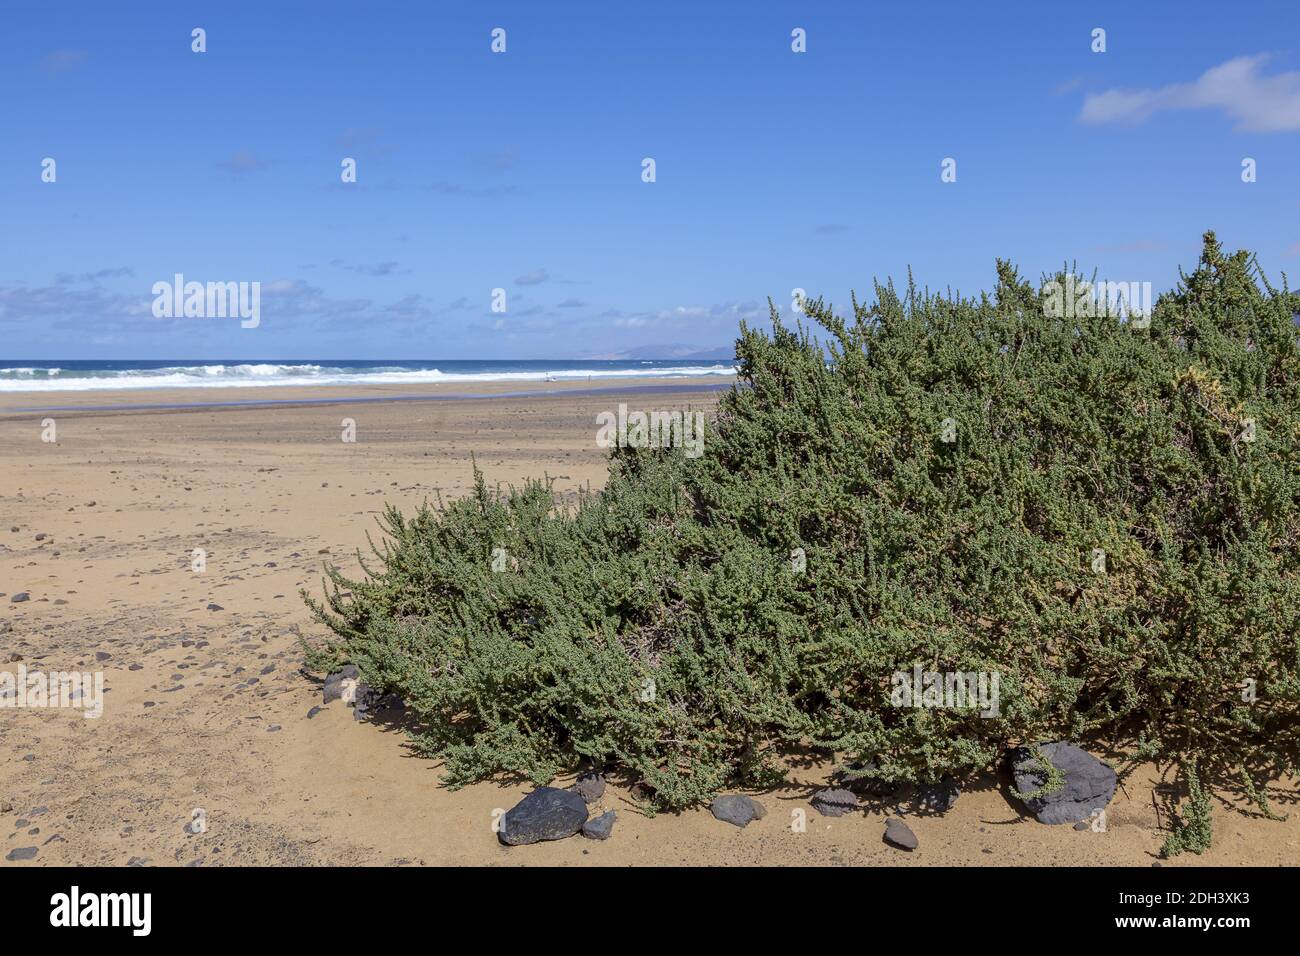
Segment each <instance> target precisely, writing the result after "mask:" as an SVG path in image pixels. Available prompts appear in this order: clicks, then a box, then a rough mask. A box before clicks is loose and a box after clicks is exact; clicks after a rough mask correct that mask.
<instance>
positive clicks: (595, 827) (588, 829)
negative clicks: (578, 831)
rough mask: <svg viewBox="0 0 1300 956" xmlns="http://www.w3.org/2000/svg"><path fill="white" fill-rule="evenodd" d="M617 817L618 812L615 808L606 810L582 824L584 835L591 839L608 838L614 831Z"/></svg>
mask: <svg viewBox="0 0 1300 956" xmlns="http://www.w3.org/2000/svg"><path fill="white" fill-rule="evenodd" d="M617 819H618V814H616V813H615V812H614V811H613V810H606V811H605V812H604V813H602V814H601V815H600V816H598V817H594V818H592V819H591V820H588V821H587V822H586V823H584V824H583V825H582V835H583V836H585V837H586V838H587V839H589V840H608V839H609V835H610V834H611V833H613V832H614V821H615V820H617Z"/></svg>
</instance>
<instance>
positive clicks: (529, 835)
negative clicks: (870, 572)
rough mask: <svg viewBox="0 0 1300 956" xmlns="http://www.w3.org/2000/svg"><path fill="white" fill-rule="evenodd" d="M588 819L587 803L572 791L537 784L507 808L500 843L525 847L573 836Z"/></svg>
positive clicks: (502, 822)
mask: <svg viewBox="0 0 1300 956" xmlns="http://www.w3.org/2000/svg"><path fill="white" fill-rule="evenodd" d="M586 822H587V804H586V802H585V801H584V800H583V799H582V797H580V796H578V794H576V793H574V792H573V791H572V790H561V789H559V788H558V787H538V788H537V789H536V790H534V791H533V792H532V793H530V794H528V796H526V797H524V798H523V799H522V800H520V801H519V802H518V803H516V804H515V805H514V806H513V807H512V808H511V809H510V810H508V811H506V814H505V816H504V817H503V818H502V820H501V832H500V834H499V836H500V837H501V842H502V843H505V844H508V845H509V846H524V845H526V844H529V843H540V842H542V841H543V840H563V839H566V838H567V837H571V836H573V835H574V834H575V833H577V832H578V831H579V830H581V829H582V825H583V824H584V823H586Z"/></svg>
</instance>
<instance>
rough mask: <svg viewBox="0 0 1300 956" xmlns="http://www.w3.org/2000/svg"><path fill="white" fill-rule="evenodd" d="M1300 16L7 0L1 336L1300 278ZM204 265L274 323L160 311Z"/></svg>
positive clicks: (544, 346) (407, 330) (239, 347)
mask: <svg viewBox="0 0 1300 956" xmlns="http://www.w3.org/2000/svg"><path fill="white" fill-rule="evenodd" d="M194 27H203V28H204V29H205V30H206V31H207V47H208V48H207V52H206V53H202V54H197V53H194V52H192V51H191V49H190V46H191V30H192V29H193V28H194ZM495 27H501V28H504V29H505V30H506V43H507V49H506V52H505V53H503V54H493V53H492V52H491V50H490V42H491V36H490V34H491V31H492V29H493V28H495ZM796 27H801V28H803V29H805V30H806V31H807V52H806V53H802V54H796V53H794V52H792V50H791V30H792V29H794V28H796ZM1096 27H1101V28H1104V29H1105V30H1106V47H1107V49H1106V52H1104V53H1094V52H1092V50H1091V44H1092V38H1091V32H1092V30H1093V29H1094V28H1096ZM1297 28H1300V8H1297V7H1296V5H1295V3H1294V2H1293V0H1292V2H1261V3H1256V4H1252V5H1251V6H1250V7H1249V10H1246V8H1241V7H1235V6H1233V5H1231V4H1223V3H1199V2H1198V3H1188V2H1180V3H1142V4H1132V3H1114V4H1112V3H1088V4H1070V5H1065V4H1043V3H1041V2H1037V3H990V4H957V3H902V2H899V3H877V2H871V3H832V2H817V3H792V2H780V3H778V2H762V0H759V2H745V3H740V2H734V3H732V2H719V3H707V4H706V3H676V2H658V3H653V4H637V3H626V4H624V3H618V4H614V3H608V2H604V3H595V2H593V3H585V2H571V3H566V2H558V0H557V2H548V3H537V2H523V3H485V2H474V3H471V2H445V0H443V2H437V3H432V2H429V3H424V2H421V3H386V2H377V0H370V2H365V3H346V4H345V3H333V2H327V0H314V2H312V3H289V2H275V3H269V2H268V3H256V4H253V3H248V4H236V3H229V2H225V3H184V2H175V0H169V2H157V3H151V2H132V3H113V4H106V3H102V2H94V3H89V2H88V3H57V4H10V5H8V6H7V8H6V11H5V27H4V30H3V32H2V33H0V90H2V91H3V92H0V103H2V104H3V105H2V106H0V124H2V125H3V130H4V134H3V139H2V145H0V217H3V218H2V220H0V223H2V225H3V229H4V236H5V240H4V243H3V255H2V256H0V342H2V343H3V344H0V358H38V359H57V358H98V357H105V358H128V357H138V358H171V357H175V358H199V359H202V358H253V357H258V358H403V357H412V358H415V357H419V358H557V357H580V356H602V355H617V354H618V353H620V352H623V351H626V350H629V349H634V348H638V347H644V346H647V345H687V346H698V347H702V348H703V347H711V346H717V345H720V344H726V343H728V342H730V340H731V339H732V338H733V337H734V332H735V328H736V324H737V321H738V320H739V319H740V318H742V317H746V318H760V319H761V318H763V317H765V316H766V309H767V306H766V299H767V297H768V296H771V297H772V298H773V299H774V300H776V301H777V302H778V303H779V304H781V305H782V306H783V309H784V311H786V312H788V311H789V300H790V292H791V290H792V289H793V288H795V287H800V288H804V289H806V290H808V293H809V294H810V295H814V296H815V295H819V294H824V295H825V296H827V297H828V298H829V299H830V300H832V301H833V302H835V303H837V304H838V303H845V304H847V302H848V296H849V291H850V290H851V289H856V290H858V292H859V294H860V295H867V296H869V294H870V289H871V282H872V279H873V278H876V277H881V278H884V277H888V276H891V275H892V276H895V277H898V278H900V279H901V278H904V277H905V275H906V270H907V268H908V266H911V267H912V269H913V271H914V273H915V275H916V277H917V280H918V282H920V283H922V284H929V285H930V286H932V287H941V288H942V287H952V288H954V289H959V290H961V291H962V292H967V293H975V292H977V291H978V290H980V289H984V288H987V287H988V286H989V283H990V282H991V280H992V277H993V274H994V269H993V266H994V259H995V257H998V256H1002V257H1009V258H1011V259H1013V260H1014V261H1015V262H1017V263H1018V264H1019V265H1020V267H1021V271H1022V273H1024V274H1027V275H1030V276H1034V277H1036V276H1038V275H1039V274H1040V273H1041V272H1043V271H1047V270H1052V269H1055V268H1057V267H1059V266H1060V265H1061V264H1062V263H1063V262H1065V261H1067V260H1077V261H1078V263H1079V265H1080V266H1081V267H1083V268H1085V269H1086V270H1087V271H1091V270H1092V269H1093V268H1094V267H1095V268H1096V269H1098V270H1099V272H1100V275H1101V276H1102V277H1103V278H1108V279H1112V280H1115V281H1151V282H1152V283H1154V285H1155V287H1156V288H1157V289H1160V288H1162V287H1166V286H1168V285H1170V284H1171V283H1172V282H1173V281H1174V280H1175V279H1176V277H1177V270H1178V267H1179V266H1180V265H1182V266H1184V267H1190V266H1191V265H1192V264H1193V263H1194V262H1195V258H1196V254H1197V251H1198V249H1199V244H1200V235H1201V233H1202V231H1203V230H1205V229H1206V228H1213V229H1215V230H1217V231H1218V234H1219V236H1220V238H1221V239H1222V240H1223V241H1224V242H1225V244H1227V245H1229V246H1231V247H1233V248H1237V247H1246V248H1250V249H1253V250H1255V251H1257V252H1258V254H1259V256H1260V261H1261V263H1262V264H1263V266H1264V267H1265V269H1266V270H1268V271H1269V272H1270V273H1271V274H1272V275H1273V276H1277V275H1278V274H1279V273H1280V272H1281V271H1282V270H1289V271H1290V272H1292V273H1295V272H1300V46H1298V44H1300V41H1298V40H1297V38H1298V37H1300V29H1297ZM45 157H51V158H53V159H55V161H56V163H57V181H56V182H54V183H45V182H42V181H41V163H42V160H43V159H44V158H45ZM344 157H353V158H355V159H356V161H357V174H358V182H357V183H355V184H344V183H342V182H340V163H341V161H342V159H343V158H344ZM644 157H653V158H654V160H655V162H656V173H657V181H656V182H654V183H645V182H642V178H641V162H642V159H643V158H644ZM945 157H952V158H954V159H956V161H957V181H956V182H954V183H944V182H941V180H940V164H941V162H942V160H943V159H944V158H945ZM1245 157H1251V158H1253V159H1255V161H1256V163H1257V171H1258V172H1257V177H1258V178H1257V181H1256V182H1254V183H1250V184H1246V183H1243V182H1242V181H1241V162H1242V159H1243V158H1245ZM177 272H180V273H183V274H184V275H185V277H186V278H187V279H189V280H198V281H222V282H230V281H258V282H261V283H262V290H263V291H262V305H261V313H262V316H261V324H260V325H259V327H257V328H256V329H242V328H240V325H239V322H238V321H237V320H230V319H217V318H209V319H198V318H189V319H184V318H182V319H158V318H154V316H153V315H152V314H151V312H150V304H151V302H152V300H153V296H152V294H151V287H152V285H153V283H155V282H157V281H160V280H170V279H171V277H172V276H173V274H175V273H177ZM1293 284H1294V282H1293ZM494 288H504V289H505V290H506V302H507V310H506V312H505V313H504V314H494V313H493V312H491V311H490V305H491V293H492V290H493V289H494Z"/></svg>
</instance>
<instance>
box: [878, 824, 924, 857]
mask: <svg viewBox="0 0 1300 956" xmlns="http://www.w3.org/2000/svg"><path fill="white" fill-rule="evenodd" d="M885 842H886V843H892V844H893V845H894V846H896V847H898V848H899V849H900V850H908V851H909V852H910V851H912V850H915V849H916V848H917V846H919V844H918V843H917V839H916V834H915V833H913V832H912V830H911V828H910V827H909V826H908V825H907V824H906V823H904V822H903V821H902V820H896V819H894V818H893V817H890V818H889V819H888V820H886V821H885Z"/></svg>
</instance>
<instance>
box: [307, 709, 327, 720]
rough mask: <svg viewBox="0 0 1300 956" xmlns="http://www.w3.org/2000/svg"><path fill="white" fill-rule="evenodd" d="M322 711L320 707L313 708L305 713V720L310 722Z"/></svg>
mask: <svg viewBox="0 0 1300 956" xmlns="http://www.w3.org/2000/svg"><path fill="white" fill-rule="evenodd" d="M322 709H323V708H321V707H313V708H312V709H311V710H309V711H307V719H308V720H311V719H312V718H313V717H315V716H316V715H317V714H319V713H320V712H321V710H322Z"/></svg>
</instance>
